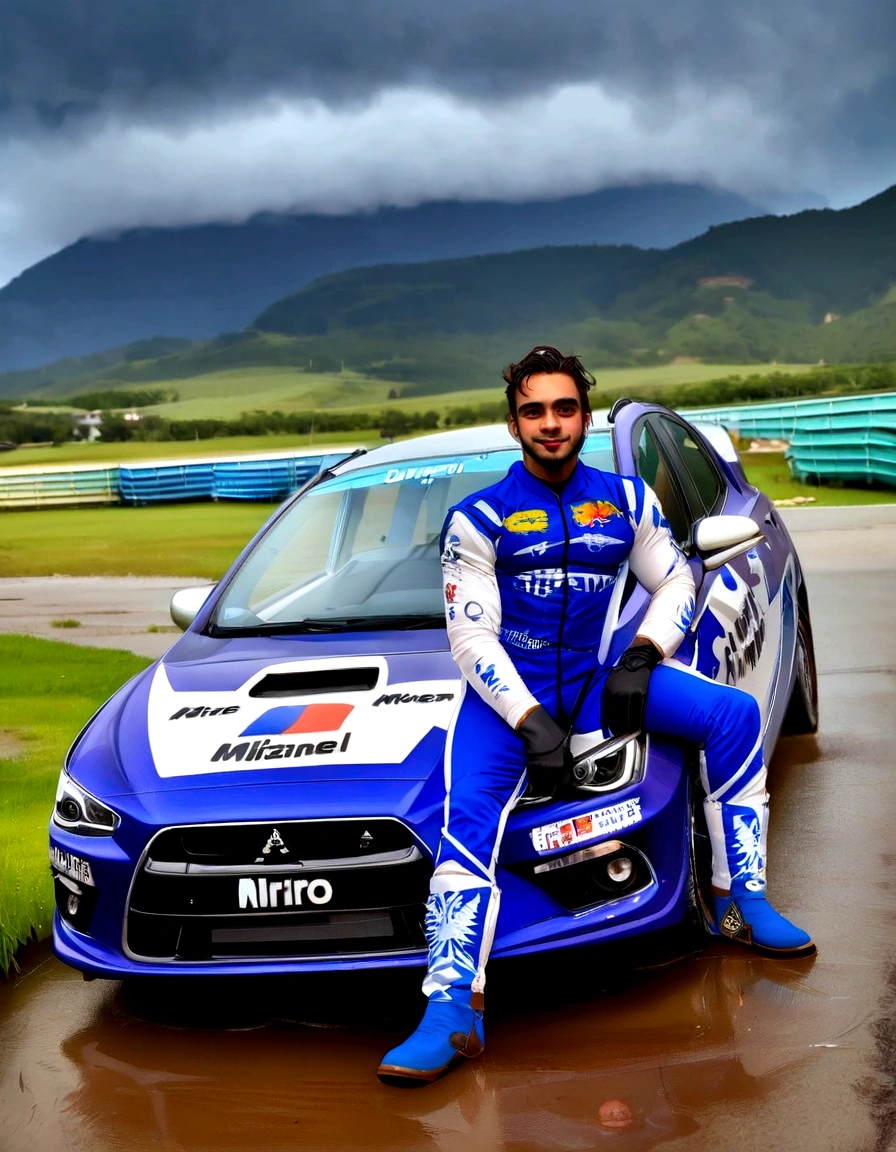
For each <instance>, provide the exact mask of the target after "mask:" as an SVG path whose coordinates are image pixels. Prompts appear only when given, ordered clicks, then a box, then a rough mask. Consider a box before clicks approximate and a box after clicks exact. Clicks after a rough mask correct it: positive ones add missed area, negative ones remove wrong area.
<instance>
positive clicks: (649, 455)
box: [637, 421, 691, 544]
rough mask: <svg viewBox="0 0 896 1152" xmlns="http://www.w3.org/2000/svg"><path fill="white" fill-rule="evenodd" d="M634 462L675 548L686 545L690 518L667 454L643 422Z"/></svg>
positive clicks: (648, 424)
mask: <svg viewBox="0 0 896 1152" xmlns="http://www.w3.org/2000/svg"><path fill="white" fill-rule="evenodd" d="M637 460H638V475H639V476H640V477H641V479H642V480H643V481H644V483H645V484H649V485H650V487H651V488H652V489H653V490H654V492H655V493H656V495H657V499H658V500H659V502H660V505H661V506H662V509H663V512H664V513H665V516H666V519H667V520H668V521H669V527H670V528H671V529H672V535H673V536H674V537H675V539H676V540H677V541H678V543H679V544H684V543H686V542H687V540H688V538H689V537H690V534H691V516H690V513H689V512H688V510H687V507H686V505H685V503H684V500H683V498H682V495H681V492H680V490H679V487H678V485H677V484H676V482H675V479H674V476H673V472H672V469H671V467H670V465H669V460H668V455H667V452H666V450H665V448H664V447H661V445H660V442H659V441H658V439H657V437H656V435H655V434H654V432H653V430H652V429H651V427H650V423H649V422H647V421H645V422H644V423H643V424H642V425H641V431H640V434H639V436H638V453H637Z"/></svg>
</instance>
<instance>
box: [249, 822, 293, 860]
mask: <svg viewBox="0 0 896 1152" xmlns="http://www.w3.org/2000/svg"><path fill="white" fill-rule="evenodd" d="M275 852H276V854H278V855H280V856H288V855H289V849H288V848H287V847H286V844H285V843H284V840H283V837H282V836H281V835H280V833H279V832H278V831H277V829H276V828H272V829H271V834H270V836H268V842H267V844H265V846H264V848H262V850H261V855H260V856H256V857H255V863H256V864H265V863H267V860H265V857H268V859H270V857H271V856H272V854H274V853H275Z"/></svg>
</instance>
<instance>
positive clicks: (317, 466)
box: [121, 448, 353, 504]
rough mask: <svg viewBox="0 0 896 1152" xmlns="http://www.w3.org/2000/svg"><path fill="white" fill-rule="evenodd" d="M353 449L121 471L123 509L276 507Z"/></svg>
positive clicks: (136, 466)
mask: <svg viewBox="0 0 896 1152" xmlns="http://www.w3.org/2000/svg"><path fill="white" fill-rule="evenodd" d="M351 451H353V449H339V448H337V449H335V450H332V451H325V452H313V453H312V452H280V453H272V454H271V455H270V456H237V457H224V458H222V459H217V460H216V459H203V460H195V459H194V460H189V459H188V460H178V461H171V460H163V461H158V462H156V463H152V464H144V463H140V464H130V465H127V466H125V465H122V466H121V500H122V503H124V504H152V503H172V502H175V501H182V500H254V501H266V502H268V503H272V502H274V501H277V500H283V499H285V498H286V497H287V496H288V495H289V494H290V493H291V492H295V491H296V490H297V489H298V488H301V486H302V485H303V484H304V483H305V482H306V481H308V480H310V479H311V478H312V477H313V476H316V475H317V473H318V472H320V471H321V470H322V469H323V468H327V467H329V466H331V465H333V464H336V463H338V461H340V460H344V459H345V457H346V456H347V455H348V454H349V452H351Z"/></svg>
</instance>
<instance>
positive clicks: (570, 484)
mask: <svg viewBox="0 0 896 1152" xmlns="http://www.w3.org/2000/svg"><path fill="white" fill-rule="evenodd" d="M582 468H583V464H582V460H581V457H580V458H579V459H578V460H577V461H576V466H575V469H574V470H573V472H572V475H571V476H570V477H569V479H568V480H567V481H566V486H565V488H564V489H563V492H562V494H561V493H558V491H557V489H556V488H552V487H551V485H550V484H547V483H545V481H544V480H539V478H538V477H537V476H533V475H532V473H531V472H530V471H529V469H528V468H527V467H526V465H525V464H524V463H523V462H522V460H515V461H514V462H513V464H511V465H510V473H511V474H512V475H513V477H514V479H515V480H516V481H517V482H518V483H520V484H522V485H523V486H524V487H525V488H528V490H529V491H530V492H532V493H533V495H537V496H538V497H540V498H541V499H543V498H544V495H545V493H546V492H549V493H550V494H551V495H552V496H556V497H557V499H558V500H559V499H563V498H565V497H566V496H567V495H568V493H570V492H572V491H574V490H575V489H576V488H578V486H579V483H580V482H581V473H582Z"/></svg>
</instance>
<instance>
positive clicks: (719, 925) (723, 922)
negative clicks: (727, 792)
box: [704, 794, 815, 957]
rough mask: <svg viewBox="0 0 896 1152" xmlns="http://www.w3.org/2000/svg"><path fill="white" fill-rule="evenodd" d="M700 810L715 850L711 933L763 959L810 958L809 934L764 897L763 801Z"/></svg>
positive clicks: (765, 808)
mask: <svg viewBox="0 0 896 1152" xmlns="http://www.w3.org/2000/svg"><path fill="white" fill-rule="evenodd" d="M766 795H767V794H766ZM704 807H705V811H706V817H707V821H706V822H707V827H708V829H709V834H710V841H711V843H712V848H713V904H714V905H715V908H714V911H715V917H714V923H713V929H712V930H713V931H714V932H715V933H717V934H718V935H720V936H724V937H726V938H727V939H728V940H734V941H736V942H737V943H739V944H746V945H748V946H749V947H751V948H753V949H754V950H755V951H757V952H760V953H762V954H763V955H764V956H775V957H789V956H811V955H812V954H813V953H814V952H815V945H814V944H813V942H812V939H811V937H810V936H809V935H808V933H806V932H804V931H803V930H802V929H801V928H797V926H796V925H795V924H791V923H790V921H789V920H788V919H786V918H785V917H784V916H782V915H781V914H780V912H776V911H775V909H774V908H772V906H771V904H769V902H768V900H767V899H766V895H765V884H766V881H765V851H766V840H767V834H768V831H767V830H768V800H767V798H764V799H763V800H762V801H761V802H758V803H755V804H753V803H749V802H746V803H743V802H742V803H741V804H732V803H730V802H723V803H718V802H714V801H710V800H707V801H706V802H705V806H704ZM720 858H721V859H720ZM725 881H727V883H725ZM726 888H727V889H728V891H725V889H726Z"/></svg>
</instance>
